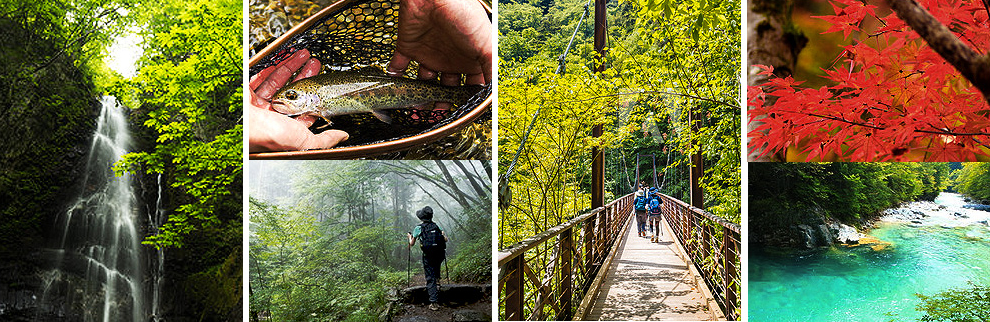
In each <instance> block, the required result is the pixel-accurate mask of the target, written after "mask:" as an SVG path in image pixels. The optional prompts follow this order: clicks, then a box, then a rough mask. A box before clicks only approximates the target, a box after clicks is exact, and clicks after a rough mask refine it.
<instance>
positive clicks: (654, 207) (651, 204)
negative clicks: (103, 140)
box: [646, 187, 663, 243]
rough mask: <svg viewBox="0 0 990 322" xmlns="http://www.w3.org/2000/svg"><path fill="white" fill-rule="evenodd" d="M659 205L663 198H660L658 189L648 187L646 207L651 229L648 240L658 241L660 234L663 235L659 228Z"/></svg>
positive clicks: (661, 204)
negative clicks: (648, 194) (648, 193)
mask: <svg viewBox="0 0 990 322" xmlns="http://www.w3.org/2000/svg"><path fill="white" fill-rule="evenodd" d="M661 206H663V200H662V199H660V189H657V188H656V187H653V188H650V196H649V198H647V201H646V209H647V212H648V216H649V226H650V230H652V231H653V236H652V237H651V238H650V241H651V242H654V243H659V242H660V236H661V235H663V232H662V231H661V230H660V220H661V219H662V218H661V217H660V216H661Z"/></svg>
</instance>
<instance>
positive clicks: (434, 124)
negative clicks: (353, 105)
mask: <svg viewBox="0 0 990 322" xmlns="http://www.w3.org/2000/svg"><path fill="white" fill-rule="evenodd" d="M398 9H399V1H397V0H369V1H350V2H349V3H347V4H345V5H344V6H342V7H340V8H338V9H336V10H335V11H333V12H330V13H329V14H327V15H326V16H324V17H322V18H321V19H319V20H318V21H316V23H315V24H313V25H312V27H310V28H309V29H308V30H305V31H303V32H300V33H297V34H295V35H293V36H292V38H291V39H289V40H288V41H286V42H285V43H284V44H283V45H281V46H280V47H279V48H277V49H276V50H275V51H273V52H272V54H270V55H268V56H267V57H264V58H262V59H261V60H259V62H258V63H257V64H255V65H253V66H251V68H250V73H251V75H252V76H254V75H255V74H257V73H259V72H261V70H263V69H265V68H267V67H271V66H274V65H277V64H278V63H279V62H281V61H282V60H285V59H286V58H288V57H289V56H291V55H292V54H293V53H294V52H296V51H298V50H301V49H307V50H309V52H310V55H311V56H312V57H313V58H316V59H318V60H320V62H321V63H322V64H323V71H324V72H326V71H328V70H352V69H365V68H368V67H372V68H379V69H381V70H384V68H385V66H386V65H387V64H388V62H389V59H390V58H391V57H392V53H393V52H394V48H395V45H394V42H395V38H396V28H397V24H398V17H399V10H398ZM273 39H274V38H273ZM273 39H269V40H268V41H265V42H264V43H259V44H256V45H255V46H252V51H255V50H257V49H259V48H263V47H264V46H265V45H266V43H268V42H270V41H271V40H273ZM252 54H253V53H252ZM416 70H418V66H417V65H416V64H415V62H413V63H412V64H410V67H409V68H408V69H406V73H405V74H406V77H409V78H415V73H414V71H416ZM491 90H492V89H491V84H489V85H487V86H485V87H484V88H483V89H482V90H481V91H479V92H478V93H477V94H475V95H474V96H473V97H471V98H470V99H469V100H468V101H467V102H466V103H465V104H462V105H460V106H455V107H454V108H452V109H450V110H441V109H433V110H430V109H391V110H385V111H384V112H385V113H386V114H387V115H388V116H390V117H391V118H392V123H391V124H388V123H385V122H382V121H379V120H378V119H376V118H375V117H374V116H373V115H372V114H371V113H359V114H349V115H341V116H336V117H334V118H333V119H332V121H333V126H332V128H333V129H338V130H343V131H346V132H348V134H350V138H349V139H348V140H347V141H345V142H343V143H342V144H341V145H340V146H355V145H367V144H374V143H379V142H384V141H391V140H397V139H401V138H405V137H409V136H413V135H416V134H420V133H424V132H427V131H430V130H433V129H436V128H439V127H441V126H444V125H446V124H449V123H450V122H452V121H454V120H456V119H458V118H460V117H463V116H464V115H465V114H467V113H468V112H470V111H471V110H473V109H475V108H479V106H480V105H481V104H482V103H483V102H484V101H485V99H487V98H488V96H490V95H491ZM475 124H476V125H477V124H489V125H490V124H491V111H488V112H487V113H486V114H485V115H484V116H482V117H480V118H479V119H478V120H476V121H475ZM329 128H331V127H329V126H326V123H325V122H323V121H322V120H321V121H317V123H316V124H314V125H313V129H314V132H321V131H323V130H326V129H329ZM475 128H477V127H475ZM476 130H477V129H475V130H472V131H476ZM488 132H489V133H488V134H487V136H488V137H489V139H488V140H489V141H488V142H478V143H481V144H487V146H488V147H487V149H488V150H490V146H491V144H490V126H489V127H488ZM457 136H460V139H461V140H464V139H468V140H471V139H477V135H476V134H474V133H468V134H465V133H459V135H457ZM440 144H441V145H442V144H444V143H443V142H441V143H440ZM449 144H452V145H454V146H458V147H462V150H468V149H470V150H475V149H477V147H471V146H469V145H468V144H464V142H449ZM427 150H438V151H441V152H442V151H446V152H443V153H441V154H439V155H435V156H434V157H450V158H461V157H463V156H464V154H465V153H464V152H465V151H457V150H456V149H454V150H451V149H445V148H440V149H436V147H434V148H431V149H427ZM423 153H426V152H424V151H419V152H417V154H423ZM451 153H453V154H451ZM489 154H490V152H488V153H485V154H482V155H489ZM471 155H473V156H478V154H477V153H471ZM393 156H394V157H402V156H401V155H395V154H393Z"/></svg>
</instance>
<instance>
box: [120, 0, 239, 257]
mask: <svg viewBox="0 0 990 322" xmlns="http://www.w3.org/2000/svg"><path fill="white" fill-rule="evenodd" d="M143 8H144V9H145V10H142V11H140V12H136V13H135V15H137V16H138V18H136V19H137V20H138V21H139V22H140V23H141V24H142V25H145V26H147V27H146V28H144V29H142V36H143V37H144V44H143V45H144V56H143V57H142V58H141V60H140V61H139V64H140V66H139V67H140V69H139V70H138V71H139V75H138V76H136V77H135V78H134V79H133V80H129V81H127V82H121V83H120V84H119V86H120V87H121V88H122V89H121V92H127V90H126V89H131V90H132V91H133V93H136V96H137V99H138V100H140V101H141V106H142V108H144V109H148V110H149V111H148V113H147V114H146V115H147V117H146V119H145V120H144V121H143V123H144V126H146V127H149V128H151V129H153V130H154V131H155V133H156V134H157V136H156V138H155V143H156V146H155V147H154V149H153V150H151V151H148V152H140V153H132V154H129V155H126V156H125V157H124V160H123V161H122V162H121V163H120V164H118V165H117V168H116V170H117V171H123V170H130V171H136V170H137V169H142V170H143V171H144V172H146V173H166V174H168V175H167V176H166V178H167V179H168V182H169V185H170V186H172V187H173V188H175V189H176V191H179V192H181V193H182V194H183V195H184V197H182V198H174V200H175V201H178V202H177V203H178V204H177V205H175V211H174V212H173V213H171V214H170V216H169V219H168V222H167V223H166V224H165V225H164V226H163V227H162V229H161V232H160V233H159V234H158V235H155V236H151V237H149V238H148V240H147V241H146V243H150V244H154V245H156V246H158V247H169V246H174V247H179V246H182V243H183V241H182V238H183V236H185V235H187V234H189V233H190V232H191V231H193V230H194V229H197V228H199V227H215V226H218V225H226V224H235V225H239V223H227V222H225V220H223V219H221V216H230V215H231V214H223V213H226V212H229V211H231V210H232V209H237V208H239V203H240V201H239V200H240V197H239V196H240V187H239V184H240V176H241V160H242V159H241V151H242V149H241V144H242V143H241V142H242V139H241V138H242V134H241V132H242V131H241V125H240V124H237V123H238V122H239V121H240V106H241V91H240V86H241V72H240V71H241V61H240V55H239V51H238V50H236V48H240V44H241V25H240V17H241V7H240V2H239V1H233V0H221V1H205V0H188V1H184V2H170V3H167V4H164V5H155V6H150V5H146V6H144V7H143ZM221 214H223V215H221ZM236 216H237V218H239V214H236ZM228 218H229V217H228ZM238 220H239V219H238Z"/></svg>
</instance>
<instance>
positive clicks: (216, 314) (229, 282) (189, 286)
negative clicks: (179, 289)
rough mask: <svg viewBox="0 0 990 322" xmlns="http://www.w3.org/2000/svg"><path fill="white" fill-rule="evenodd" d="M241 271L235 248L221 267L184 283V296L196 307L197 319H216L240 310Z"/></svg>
mask: <svg viewBox="0 0 990 322" xmlns="http://www.w3.org/2000/svg"><path fill="white" fill-rule="evenodd" d="M241 268H242V266H241V252H240V247H237V248H236V250H235V251H234V252H232V253H230V255H229V256H227V258H226V260H224V261H223V262H222V263H221V264H219V265H216V266H214V267H210V268H207V269H206V270H203V271H201V272H198V273H195V274H193V275H191V276H189V277H188V278H187V279H186V280H185V288H186V293H188V294H190V295H191V296H192V298H193V299H194V300H195V301H196V302H197V303H198V304H199V305H200V307H199V308H198V309H197V311H198V312H200V315H201V316H200V319H202V318H203V316H210V317H213V318H217V320H219V318H220V317H224V316H229V315H230V314H231V312H233V311H234V310H240V306H239V305H238V304H240V300H241V272H242V271H243V270H242V269H241Z"/></svg>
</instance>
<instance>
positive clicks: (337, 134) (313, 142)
mask: <svg viewBox="0 0 990 322" xmlns="http://www.w3.org/2000/svg"><path fill="white" fill-rule="evenodd" d="M348 137H349V136H348V134H347V132H344V131H341V130H327V131H323V132H322V133H320V134H315V135H313V136H307V137H306V141H305V142H304V143H303V144H302V145H301V147H302V150H316V149H328V148H332V147H335V146H337V144H340V142H341V141H344V140H347V139H348Z"/></svg>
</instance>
